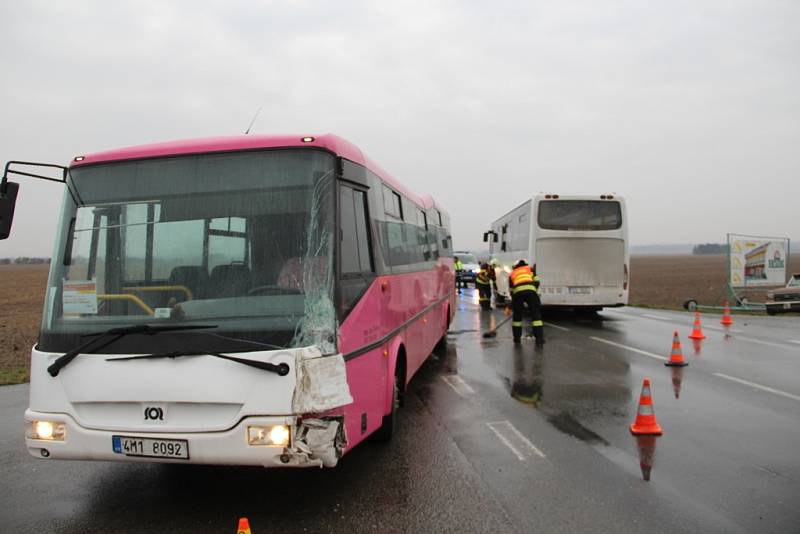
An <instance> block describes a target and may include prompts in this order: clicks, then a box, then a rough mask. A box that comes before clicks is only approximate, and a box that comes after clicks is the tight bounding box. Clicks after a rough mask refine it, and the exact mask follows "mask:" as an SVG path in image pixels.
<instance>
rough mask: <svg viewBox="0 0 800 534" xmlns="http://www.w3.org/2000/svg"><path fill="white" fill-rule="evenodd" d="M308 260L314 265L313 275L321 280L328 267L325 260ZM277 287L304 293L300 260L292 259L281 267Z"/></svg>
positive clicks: (317, 258) (323, 258) (320, 258)
mask: <svg viewBox="0 0 800 534" xmlns="http://www.w3.org/2000/svg"><path fill="white" fill-rule="evenodd" d="M310 260H311V261H312V262H313V263H314V275H315V276H316V277H317V279H318V280H323V279H324V278H325V273H326V270H327V266H328V265H327V258H326V257H323V256H320V257H315V258H310ZM306 261H308V260H306ZM277 286H278V287H283V288H288V289H298V290H300V291H304V288H303V259H302V258H300V257H294V258H289V259H288V260H286V262H285V263H284V264H283V267H281V272H280V273H279V274H278V280H277Z"/></svg>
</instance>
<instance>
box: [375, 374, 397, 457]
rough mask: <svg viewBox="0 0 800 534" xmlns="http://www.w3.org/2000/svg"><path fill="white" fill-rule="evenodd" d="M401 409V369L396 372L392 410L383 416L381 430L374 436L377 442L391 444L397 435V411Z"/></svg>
mask: <svg viewBox="0 0 800 534" xmlns="http://www.w3.org/2000/svg"><path fill="white" fill-rule="evenodd" d="M399 407H400V369H399V368H398V369H396V370H395V372H394V387H393V388H392V410H391V411H390V412H389V413H388V414H386V415H384V416H383V421H382V423H381V426H380V428H378V430H376V431H375V433H374V434H372V439H374V440H375V441H381V442H384V443H386V442H389V441H391V439H392V436H393V435H394V433H395V429H394V427H395V425H396V422H397V409H398V408H399Z"/></svg>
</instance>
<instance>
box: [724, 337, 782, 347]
mask: <svg viewBox="0 0 800 534" xmlns="http://www.w3.org/2000/svg"><path fill="white" fill-rule="evenodd" d="M736 339H740V340H742V341H749V342H750V343H758V344H759V345H767V346H769V347H778V348H779V349H785V348H793V347H792V346H791V345H781V344H780V343H772V342H771V341H763V340H761V339H753V338H752V337H743V336H736Z"/></svg>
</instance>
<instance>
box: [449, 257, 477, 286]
mask: <svg viewBox="0 0 800 534" xmlns="http://www.w3.org/2000/svg"><path fill="white" fill-rule="evenodd" d="M453 256H458V259H459V260H461V263H463V264H464V271H463V272H462V273H461V276H460V277H459V278H458V280H459V281H460V282H464V283H469V282H472V283H473V284H474V283H475V277H476V276H477V275H478V271H480V270H481V266H480V264H479V263H478V258H477V257H475V254H473V253H471V252H467V251H464V250H462V251H455V252H453Z"/></svg>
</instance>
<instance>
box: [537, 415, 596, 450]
mask: <svg viewBox="0 0 800 534" xmlns="http://www.w3.org/2000/svg"><path fill="white" fill-rule="evenodd" d="M545 415H547V414H545ZM547 421H548V422H549V423H550V424H551V425H553V426H554V427H556V428H557V429H559V430H560V431H561V432H563V433H565V434H569V435H570V436H574V437H576V438H578V439H579V440H581V441H585V442H586V443H591V444H600V443H601V444H603V445H608V442H607V441H606V440H605V439H603V438H602V436H600V435H598V434H596V433H594V432H593V431H592V430H590V429H588V428H586V427H585V426H583V425H582V424H580V423H579V422H578V421H577V420H576V419H575V418H574V417H572V416H571V415H570V414H568V413H566V412H561V413H557V414H551V415H547Z"/></svg>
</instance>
